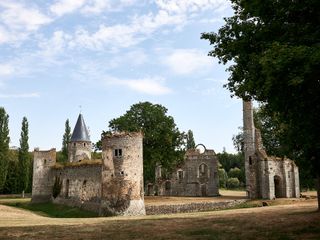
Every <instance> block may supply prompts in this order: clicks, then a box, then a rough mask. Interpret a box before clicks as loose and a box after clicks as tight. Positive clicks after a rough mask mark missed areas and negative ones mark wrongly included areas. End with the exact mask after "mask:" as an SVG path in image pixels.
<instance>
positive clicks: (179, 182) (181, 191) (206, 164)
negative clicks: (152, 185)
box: [156, 149, 219, 196]
mask: <svg viewBox="0 0 320 240" xmlns="http://www.w3.org/2000/svg"><path fill="white" fill-rule="evenodd" d="M157 171H159V170H157ZM156 177H157V179H156V183H157V188H158V189H157V191H158V193H157V194H158V195H163V196H166V195H169V196H217V195H219V176H218V159H217V157H216V154H215V153H214V151H213V150H205V151H204V152H203V153H200V152H199V150H197V149H190V150H188V151H187V153H186V155H185V160H184V163H183V164H182V165H181V166H180V167H178V168H177V169H176V170H175V171H173V172H172V174H171V177H170V178H169V179H162V178H161V177H160V176H159V174H157V176H156Z"/></svg>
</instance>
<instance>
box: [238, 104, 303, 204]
mask: <svg viewBox="0 0 320 240" xmlns="http://www.w3.org/2000/svg"><path fill="white" fill-rule="evenodd" d="M243 133H244V153H245V175H246V191H247V197H248V198H250V199H255V198H263V199H274V198H299V197H300V186H299V169H298V167H297V165H296V164H295V163H294V161H293V160H290V159H288V158H286V157H284V158H279V157H274V156H268V155H267V153H266V151H265V150H264V147H263V144H262V140H261V134H260V131H259V129H256V128H255V126H254V122H253V107H252V102H251V101H243Z"/></svg>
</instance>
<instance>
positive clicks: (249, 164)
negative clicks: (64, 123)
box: [243, 101, 260, 198]
mask: <svg viewBox="0 0 320 240" xmlns="http://www.w3.org/2000/svg"><path fill="white" fill-rule="evenodd" d="M243 135H244V157H245V162H244V165H245V175H246V191H247V196H248V198H259V196H260V192H259V189H260V187H259V186H258V185H259V179H258V177H259V176H258V174H257V173H258V172H259V167H260V166H259V158H258V157H257V156H256V148H255V147H256V146H255V127H254V123H253V107H252V102H251V101H243Z"/></svg>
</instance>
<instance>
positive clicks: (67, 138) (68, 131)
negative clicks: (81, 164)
mask: <svg viewBox="0 0 320 240" xmlns="http://www.w3.org/2000/svg"><path fill="white" fill-rule="evenodd" d="M70 139H71V128H70V124H69V119H67V120H66V123H65V129H64V134H63V138H62V149H61V155H62V156H61V159H59V160H60V161H61V162H66V161H67V160H68V143H69V142H70Z"/></svg>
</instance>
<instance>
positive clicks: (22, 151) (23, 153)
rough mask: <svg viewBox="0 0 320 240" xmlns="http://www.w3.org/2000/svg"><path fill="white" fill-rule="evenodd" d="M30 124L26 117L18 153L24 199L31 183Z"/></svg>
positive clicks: (23, 120) (23, 121)
mask: <svg viewBox="0 0 320 240" xmlns="http://www.w3.org/2000/svg"><path fill="white" fill-rule="evenodd" d="M28 135H29V124H28V120H27V118H26V117H23V119H22V127H21V135H20V148H19V153H18V158H19V170H20V171H19V182H20V191H22V197H24V192H25V191H26V190H27V187H28V183H29V170H30V169H29V164H30V155H29V143H28V141H29V136H28Z"/></svg>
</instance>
